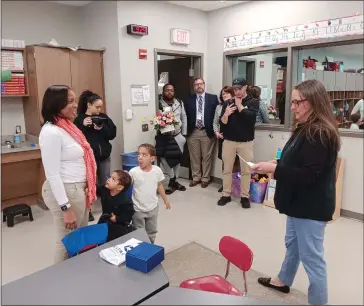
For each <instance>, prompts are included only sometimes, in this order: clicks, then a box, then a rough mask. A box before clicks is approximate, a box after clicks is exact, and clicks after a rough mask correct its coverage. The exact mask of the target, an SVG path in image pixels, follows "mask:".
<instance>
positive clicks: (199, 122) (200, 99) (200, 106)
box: [196, 96, 204, 129]
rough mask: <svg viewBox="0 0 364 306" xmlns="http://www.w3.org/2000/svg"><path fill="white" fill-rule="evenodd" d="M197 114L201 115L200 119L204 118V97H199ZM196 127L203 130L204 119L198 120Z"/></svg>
mask: <svg viewBox="0 0 364 306" xmlns="http://www.w3.org/2000/svg"><path fill="white" fill-rule="evenodd" d="M197 113H198V114H200V116H198V117H199V118H202V96H199V97H198V109H197ZM196 127H197V128H198V129H202V128H203V127H204V126H203V122H202V119H197V122H196Z"/></svg>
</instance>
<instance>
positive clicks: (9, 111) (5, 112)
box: [1, 98, 25, 135]
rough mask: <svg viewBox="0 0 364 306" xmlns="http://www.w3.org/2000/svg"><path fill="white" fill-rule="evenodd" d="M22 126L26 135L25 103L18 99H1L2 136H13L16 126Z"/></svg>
mask: <svg viewBox="0 0 364 306" xmlns="http://www.w3.org/2000/svg"><path fill="white" fill-rule="evenodd" d="M16 125H20V126H21V132H22V133H25V122H24V113H23V101H22V100H21V99H18V98H2V99H1V135H13V134H14V132H15V126H16Z"/></svg>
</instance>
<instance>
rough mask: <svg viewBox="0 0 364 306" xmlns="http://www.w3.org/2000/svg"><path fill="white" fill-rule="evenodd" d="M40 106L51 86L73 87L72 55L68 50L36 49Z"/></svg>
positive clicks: (37, 47)
mask: <svg viewBox="0 0 364 306" xmlns="http://www.w3.org/2000/svg"><path fill="white" fill-rule="evenodd" d="M34 57H35V65H36V71H37V72H36V73H37V88H38V100H39V104H40V105H41V104H42V101H43V96H44V93H45V91H46V89H47V88H48V87H49V86H51V85H67V86H71V69H70V53H69V50H68V49H61V48H49V47H39V46H35V47H34Z"/></svg>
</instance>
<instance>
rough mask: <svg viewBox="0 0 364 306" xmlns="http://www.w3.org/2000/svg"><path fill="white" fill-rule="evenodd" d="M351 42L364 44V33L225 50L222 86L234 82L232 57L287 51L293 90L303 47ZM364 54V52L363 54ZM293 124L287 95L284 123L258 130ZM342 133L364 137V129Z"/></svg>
mask: <svg viewBox="0 0 364 306" xmlns="http://www.w3.org/2000/svg"><path fill="white" fill-rule="evenodd" d="M351 44H364V34H363V35H352V36H344V37H334V38H321V39H315V40H307V41H300V42H295V43H290V44H284V45H275V46H270V47H258V48H251V49H243V50H231V51H225V52H224V53H223V75H222V86H225V85H226V84H231V83H232V76H233V70H232V58H233V57H243V56H248V55H257V54H261V53H269V52H287V79H286V90H287V92H291V91H292V89H293V85H292V84H293V76H294V74H295V75H297V68H298V67H297V65H298V51H299V50H302V48H305V49H307V48H324V47H332V46H341V45H351ZM363 56H364V54H363ZM291 126H292V116H291V108H290V96H289V95H286V101H285V118H284V125H276V124H257V125H256V130H268V131H281V132H288V131H291ZM339 131H340V135H341V136H345V137H353V138H364V133H363V132H362V131H360V132H358V131H353V130H349V129H339Z"/></svg>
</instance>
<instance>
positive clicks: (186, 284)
mask: <svg viewBox="0 0 364 306" xmlns="http://www.w3.org/2000/svg"><path fill="white" fill-rule="evenodd" d="M219 250H220V253H221V254H222V255H223V256H224V257H225V258H226V259H227V266H226V273H225V278H223V277H221V276H220V275H209V276H202V277H197V278H193V279H188V280H185V281H183V282H182V283H181V284H180V285H179V286H180V287H181V288H187V289H194V290H201V291H209V292H215V293H223V294H230V295H238V296H246V295H247V293H248V288H247V284H246V272H247V271H249V269H250V268H251V266H252V263H253V252H252V251H251V250H250V249H249V247H248V246H247V245H246V244H245V243H243V242H242V241H240V240H238V239H236V238H233V237H230V236H225V237H222V238H221V240H220V243H219ZM230 263H232V264H233V265H235V266H236V267H238V268H239V269H240V270H242V271H243V278H244V293H241V292H240V291H239V290H238V289H236V288H235V287H234V286H233V285H232V284H230V283H229V282H228V281H227V280H226V278H227V277H228V275H229V270H230Z"/></svg>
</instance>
